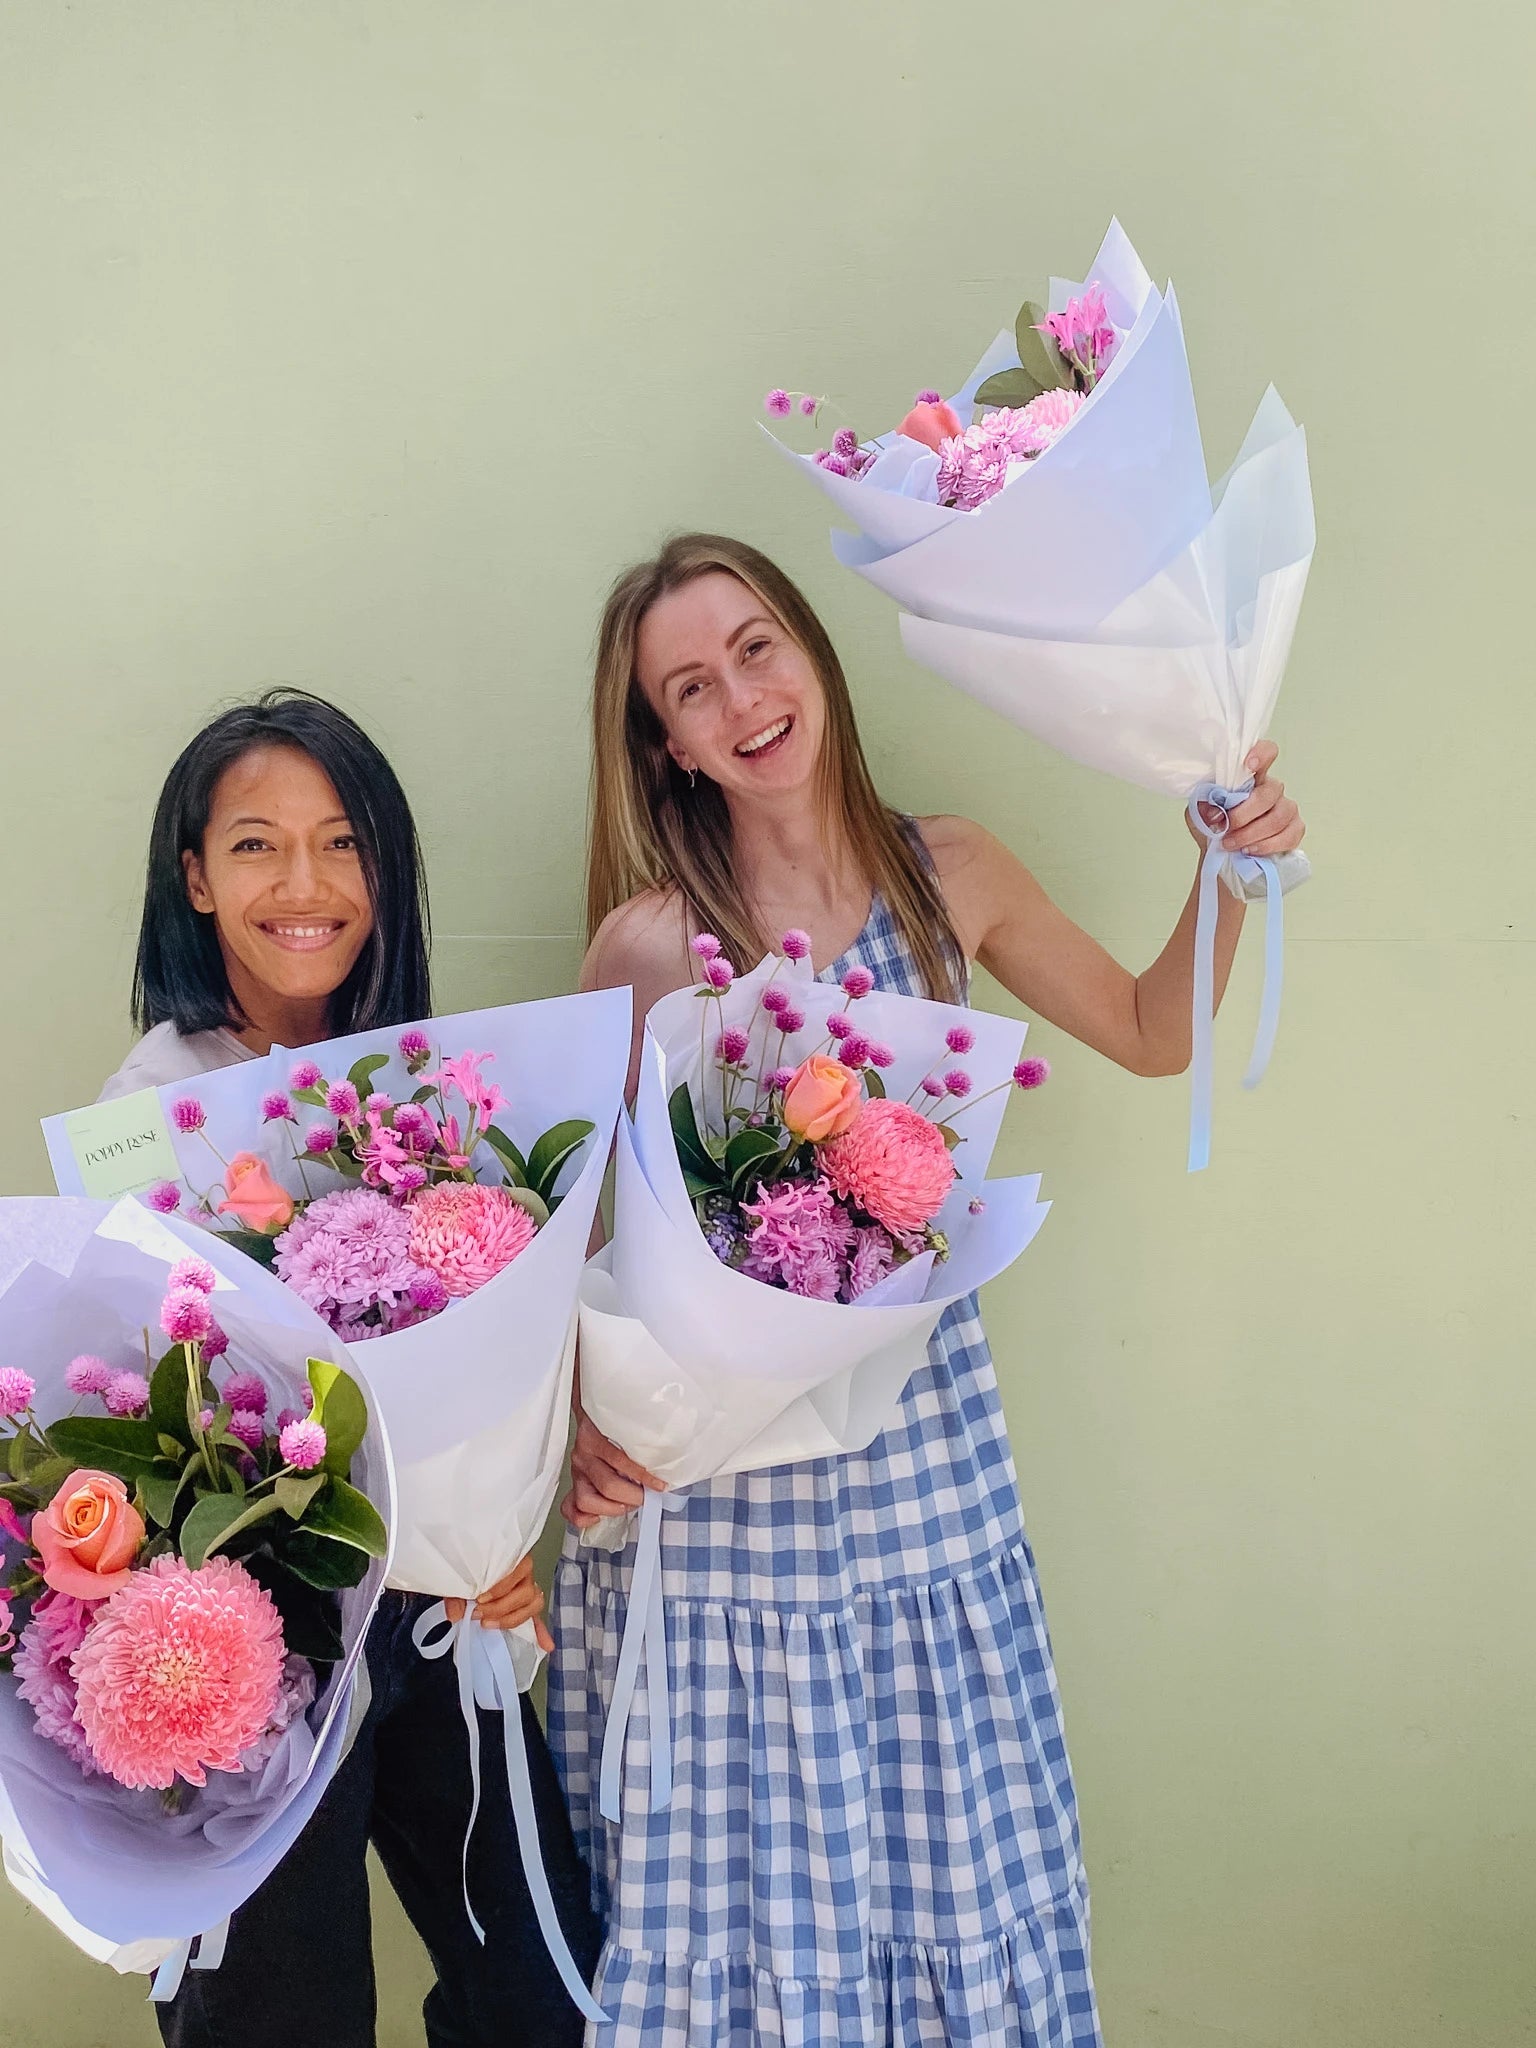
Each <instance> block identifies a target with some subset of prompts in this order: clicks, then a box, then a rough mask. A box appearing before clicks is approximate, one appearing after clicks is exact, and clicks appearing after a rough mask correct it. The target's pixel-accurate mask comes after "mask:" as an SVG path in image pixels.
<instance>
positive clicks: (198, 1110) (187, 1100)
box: [171, 1095, 208, 1138]
mask: <svg viewBox="0 0 1536 2048" xmlns="http://www.w3.org/2000/svg"><path fill="white" fill-rule="evenodd" d="M207 1121H208V1112H207V1110H206V1109H204V1107H203V1105H202V1104H201V1103H200V1102H199V1101H198V1099H197V1097H196V1096H195V1095H181V1096H178V1097H177V1099H176V1100H175V1101H174V1102H173V1103H172V1104H171V1122H172V1123H173V1124H174V1125H175V1126H176V1128H177V1130H178V1131H180V1132H181V1134H182V1136H183V1137H184V1138H190V1137H191V1136H192V1134H193V1133H194V1131H200V1130H201V1129H202V1128H203V1125H204V1124H205V1123H207Z"/></svg>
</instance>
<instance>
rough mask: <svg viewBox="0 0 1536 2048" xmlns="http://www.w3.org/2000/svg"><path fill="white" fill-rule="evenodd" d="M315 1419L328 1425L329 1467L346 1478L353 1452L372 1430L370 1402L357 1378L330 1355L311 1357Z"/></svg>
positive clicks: (326, 1442)
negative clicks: (334, 1361) (343, 1368)
mask: <svg viewBox="0 0 1536 2048" xmlns="http://www.w3.org/2000/svg"><path fill="white" fill-rule="evenodd" d="M309 1384H310V1386H311V1387H313V1389H314V1393H315V1406H314V1420H315V1421H316V1422H318V1423H320V1424H322V1425H323V1427H324V1429H325V1469H326V1471H327V1472H334V1473H335V1474H336V1475H337V1477H338V1478H343V1479H344V1478H345V1477H346V1474H347V1469H348V1467H349V1466H350V1465H351V1463H352V1455H353V1453H354V1452H355V1451H356V1449H357V1447H358V1445H359V1444H360V1443H361V1442H362V1440H363V1438H364V1437H365V1436H366V1435H367V1434H368V1403H367V1402H366V1401H365V1400H364V1399H363V1396H362V1390H361V1389H360V1388H359V1386H358V1384H357V1381H356V1380H355V1379H353V1377H352V1375H351V1374H350V1373H348V1372H343V1371H342V1369H341V1367H340V1366H339V1365H332V1364H331V1362H330V1360H329V1359H328V1358H312V1359H311V1360H310V1361H309Z"/></svg>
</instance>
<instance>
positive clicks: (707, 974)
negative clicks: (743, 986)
mask: <svg viewBox="0 0 1536 2048" xmlns="http://www.w3.org/2000/svg"><path fill="white" fill-rule="evenodd" d="M704 979H705V980H706V981H707V982H708V983H709V985H710V987H711V988H713V989H718V990H720V991H721V993H722V994H723V993H724V991H725V990H726V989H728V988H729V987H730V985H731V983H732V982H733V981H734V980H735V979H736V970H735V968H734V967H733V966H732V965H731V963H730V961H729V960H727V959H725V958H723V957H717V958H715V959H713V960H710V961H707V962H706V963H705V967H704Z"/></svg>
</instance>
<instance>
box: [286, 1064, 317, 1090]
mask: <svg viewBox="0 0 1536 2048" xmlns="http://www.w3.org/2000/svg"><path fill="white" fill-rule="evenodd" d="M321 1079H322V1076H321V1073H320V1069H319V1068H318V1067H317V1066H316V1065H315V1063H314V1061H313V1060H299V1061H298V1062H297V1064H296V1065H295V1066H294V1068H293V1070H292V1071H291V1072H290V1074H289V1076H288V1086H289V1087H290V1088H291V1089H292V1091H293V1093H294V1094H295V1095H297V1094H299V1093H300V1092H301V1091H302V1090H304V1089H308V1088H318V1087H319V1086H320V1082H321Z"/></svg>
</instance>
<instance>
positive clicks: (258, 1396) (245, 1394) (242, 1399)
mask: <svg viewBox="0 0 1536 2048" xmlns="http://www.w3.org/2000/svg"><path fill="white" fill-rule="evenodd" d="M223 1398H224V1399H225V1400H226V1401H227V1402H228V1403H229V1405H230V1407H231V1408H248V1409H249V1410H250V1412H251V1413H252V1414H253V1415H265V1414H266V1412H267V1386H266V1382H265V1380H263V1378H262V1377H261V1374H260V1373H257V1372H232V1373H231V1374H230V1376H229V1378H228V1379H227V1380H226V1381H225V1382H224V1394H223Z"/></svg>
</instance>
